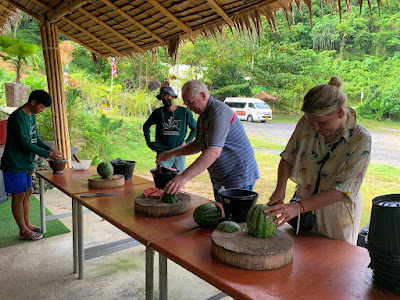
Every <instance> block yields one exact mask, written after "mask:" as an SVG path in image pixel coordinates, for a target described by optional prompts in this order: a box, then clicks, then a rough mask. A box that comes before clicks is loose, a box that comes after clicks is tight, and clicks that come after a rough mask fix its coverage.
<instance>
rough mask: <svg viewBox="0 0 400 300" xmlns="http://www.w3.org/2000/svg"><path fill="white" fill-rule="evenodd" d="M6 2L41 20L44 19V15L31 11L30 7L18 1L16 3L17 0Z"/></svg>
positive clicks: (7, 0)
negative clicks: (27, 7)
mask: <svg viewBox="0 0 400 300" xmlns="http://www.w3.org/2000/svg"><path fill="white" fill-rule="evenodd" d="M6 2H8V3H9V4H11V5H13V6H15V7H16V8H18V9H19V10H22V11H23V12H24V13H26V14H28V15H30V16H32V17H34V18H35V19H37V20H39V21H43V17H41V16H39V15H37V14H34V13H32V12H31V11H29V10H28V9H26V8H25V7H24V6H22V5H20V4H18V3H15V2H14V1H12V0H6Z"/></svg>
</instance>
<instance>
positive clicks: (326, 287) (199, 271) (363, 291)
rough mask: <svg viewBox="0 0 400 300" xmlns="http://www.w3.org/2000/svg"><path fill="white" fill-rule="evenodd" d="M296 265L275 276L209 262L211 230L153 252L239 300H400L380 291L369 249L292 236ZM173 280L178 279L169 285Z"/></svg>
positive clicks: (178, 238) (173, 239) (273, 272)
mask: <svg viewBox="0 0 400 300" xmlns="http://www.w3.org/2000/svg"><path fill="white" fill-rule="evenodd" d="M283 230H287V232H288V233H289V234H290V235H292V237H293V240H294V254H293V261H292V262H291V263H290V264H288V265H287V266H285V267H282V268H280V269H276V270H271V271H248V270H241V269H238V268H234V267H230V266H228V265H225V264H222V263H220V262H219V261H217V260H216V259H214V258H213V257H212V256H211V237H210V233H211V232H212V230H207V229H195V230H191V231H188V232H185V233H183V234H180V235H178V236H173V237H169V238H167V239H163V240H159V241H156V242H154V243H151V245H150V246H151V247H152V248H153V249H154V250H155V251H158V252H159V253H161V254H163V255H164V256H166V257H167V258H169V259H171V260H172V261H174V262H176V263H177V264H179V265H181V266H182V267H184V268H185V269H187V270H189V271H190V272H192V273H193V274H195V275H197V276H198V277H200V278H202V279H203V280H205V281H207V282H209V283H210V284H212V285H214V286H215V287H217V288H218V289H220V290H221V291H223V292H224V293H226V294H228V295H230V296H232V297H233V298H235V299H257V300H260V299H267V298H268V299H335V300H336V299H399V298H400V297H399V296H396V295H395V294H393V293H391V292H389V291H386V290H384V289H382V288H380V287H378V286H376V285H375V284H374V282H373V279H372V270H371V269H369V268H368V264H369V262H370V257H369V254H368V251H367V250H366V249H365V248H361V247H357V246H354V245H350V244H348V243H345V242H342V241H337V240H333V239H329V238H325V237H322V236H319V235H316V234H312V233H307V234H305V235H301V236H293V232H292V230H291V229H288V228H285V229H283ZM170 280H174V279H172V278H171V279H170Z"/></svg>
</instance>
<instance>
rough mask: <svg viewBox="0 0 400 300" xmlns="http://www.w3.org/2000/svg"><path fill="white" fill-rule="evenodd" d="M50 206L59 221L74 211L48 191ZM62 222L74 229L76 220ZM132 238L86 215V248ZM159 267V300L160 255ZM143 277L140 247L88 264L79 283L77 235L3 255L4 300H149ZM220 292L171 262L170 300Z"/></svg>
mask: <svg viewBox="0 0 400 300" xmlns="http://www.w3.org/2000/svg"><path fill="white" fill-rule="evenodd" d="M45 200H46V207H47V208H48V209H50V210H51V211H52V213H53V214H55V215H56V214H61V213H66V212H70V211H71V199H70V198H69V197H67V196H66V195H64V194H63V193H62V192H60V191H58V190H56V189H53V190H50V191H47V192H46V193H45ZM60 220H61V221H62V222H63V223H64V224H65V225H66V226H67V227H68V228H70V229H71V228H72V226H71V223H72V218H71V217H66V218H63V219H60ZM37 225H39V224H37ZM15 234H16V235H17V234H18V232H16V233H15ZM127 237H128V236H127V235H126V234H125V233H123V232H122V231H120V230H119V229H117V228H115V227H114V226H112V225H111V224H109V223H108V222H107V221H104V220H102V219H101V218H100V217H98V216H97V215H96V214H94V213H91V212H89V213H85V214H84V243H85V248H87V247H93V246H97V245H100V244H103V243H109V242H112V241H117V240H119V239H124V238H127ZM154 262H155V264H154V265H155V275H154V277H155V282H154V286H155V291H154V297H155V299H158V255H157V254H156V255H155V258H154ZM144 271H145V247H144V246H143V245H139V246H136V247H133V248H130V249H126V250H122V251H120V252H116V253H112V254H108V255H105V256H102V257H98V258H94V259H91V260H88V261H85V278H84V279H81V280H79V279H78V278H77V275H76V274H73V272H72V233H67V234H61V235H58V236H53V237H49V238H44V239H42V240H40V241H34V242H26V243H23V244H19V245H14V246H10V247H6V248H1V249H0V299H1V300H3V299H4V300H13V299H16V300H17V299H29V300H31V299H74V300H75V299H145V291H144V286H145V274H144ZM218 292H219V291H218V290H217V289H216V288H214V287H213V286H212V285H210V284H208V283H207V282H205V281H203V280H201V279H200V278H198V277H196V276H195V275H193V274H191V273H190V272H188V271H187V270H185V269H183V268H182V267H180V266H179V265H176V264H175V263H173V262H171V261H168V295H169V299H179V300H180V299H185V300H186V299H188V300H189V299H193V300H195V299H207V298H209V297H212V296H213V295H215V294H217V293H218ZM224 299H232V298H230V297H225V298H224Z"/></svg>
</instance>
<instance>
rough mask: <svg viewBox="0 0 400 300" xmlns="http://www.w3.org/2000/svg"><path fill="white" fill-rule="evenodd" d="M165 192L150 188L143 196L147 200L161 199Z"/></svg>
mask: <svg viewBox="0 0 400 300" xmlns="http://www.w3.org/2000/svg"><path fill="white" fill-rule="evenodd" d="M163 192H164V191H163V190H161V189H158V188H148V189H145V190H144V191H143V195H144V196H145V197H146V198H160V196H161V194H162V193H163Z"/></svg>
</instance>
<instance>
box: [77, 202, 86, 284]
mask: <svg viewBox="0 0 400 300" xmlns="http://www.w3.org/2000/svg"><path fill="white" fill-rule="evenodd" d="M76 206H77V215H78V222H77V223H78V226H77V227H78V261H79V279H83V274H84V262H85V252H84V248H83V208H82V204H80V203H79V202H76Z"/></svg>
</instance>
